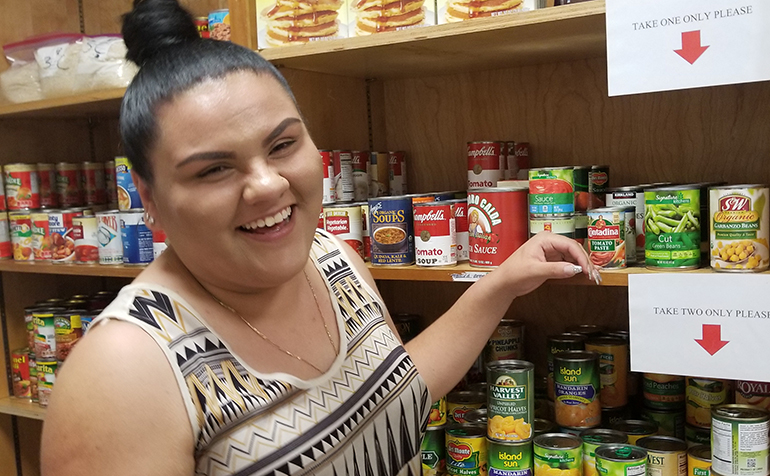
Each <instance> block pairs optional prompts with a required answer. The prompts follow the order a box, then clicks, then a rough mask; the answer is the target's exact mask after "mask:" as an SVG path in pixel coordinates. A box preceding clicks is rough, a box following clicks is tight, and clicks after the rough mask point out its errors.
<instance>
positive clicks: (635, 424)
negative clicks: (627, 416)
mask: <svg viewBox="0 0 770 476" xmlns="http://www.w3.org/2000/svg"><path fill="white" fill-rule="evenodd" d="M612 429H613V430H618V431H622V432H623V433H625V434H626V435H628V442H629V443H631V444H632V445H635V444H636V442H637V441H639V440H640V439H641V438H644V437H646V436H652V435H656V434H657V433H658V424H657V423H655V422H653V421H647V420H620V421H617V422H615V423H613V425H612Z"/></svg>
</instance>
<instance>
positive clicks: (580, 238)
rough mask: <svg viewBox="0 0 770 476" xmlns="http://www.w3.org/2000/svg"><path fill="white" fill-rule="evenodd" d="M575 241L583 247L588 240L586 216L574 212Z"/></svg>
mask: <svg viewBox="0 0 770 476" xmlns="http://www.w3.org/2000/svg"><path fill="white" fill-rule="evenodd" d="M573 218H574V220H575V241H577V242H578V243H580V244H581V245H583V246H585V242H586V240H587V239H588V214H587V213H586V212H575V216H574V217H573Z"/></svg>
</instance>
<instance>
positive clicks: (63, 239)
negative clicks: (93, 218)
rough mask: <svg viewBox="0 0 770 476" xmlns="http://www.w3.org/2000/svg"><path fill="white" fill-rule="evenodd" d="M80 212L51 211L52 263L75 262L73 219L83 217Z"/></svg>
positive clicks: (49, 225)
mask: <svg viewBox="0 0 770 476" xmlns="http://www.w3.org/2000/svg"><path fill="white" fill-rule="evenodd" d="M82 215H83V212H82V211H80V210H76V209H72V210H51V211H50V212H49V213H48V228H49V231H50V233H51V261H52V262H53V263H54V264H72V263H74V262H75V237H74V236H73V234H72V229H73V225H72V219H73V218H75V217H77V216H82Z"/></svg>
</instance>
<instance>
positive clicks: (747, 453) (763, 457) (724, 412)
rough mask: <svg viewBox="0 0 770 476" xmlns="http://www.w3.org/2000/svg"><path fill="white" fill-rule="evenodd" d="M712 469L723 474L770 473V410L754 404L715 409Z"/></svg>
mask: <svg viewBox="0 0 770 476" xmlns="http://www.w3.org/2000/svg"><path fill="white" fill-rule="evenodd" d="M711 417H712V419H711V472H712V474H718V475H721V476H765V475H767V474H768V443H769V442H768V430H769V429H770V425H768V420H770V412H768V411H767V410H764V409H762V408H759V407H754V406H751V405H734V404H733V405H720V406H717V407H714V408H713V409H712V410H711Z"/></svg>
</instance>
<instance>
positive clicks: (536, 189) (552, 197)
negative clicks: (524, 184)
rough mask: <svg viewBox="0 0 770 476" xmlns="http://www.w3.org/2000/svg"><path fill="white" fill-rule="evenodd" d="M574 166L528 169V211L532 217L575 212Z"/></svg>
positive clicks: (568, 214) (547, 216) (565, 214)
mask: <svg viewBox="0 0 770 476" xmlns="http://www.w3.org/2000/svg"><path fill="white" fill-rule="evenodd" d="M574 177H575V175H574V168H573V167H572V166H567V167H547V168H541V169H530V171H529V213H530V214H531V215H532V217H533V218H549V217H554V216H570V215H572V214H573V213H574V212H575V184H574Z"/></svg>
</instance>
